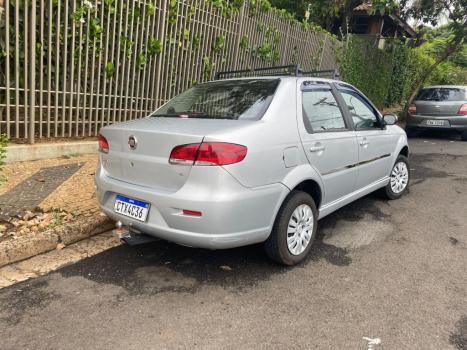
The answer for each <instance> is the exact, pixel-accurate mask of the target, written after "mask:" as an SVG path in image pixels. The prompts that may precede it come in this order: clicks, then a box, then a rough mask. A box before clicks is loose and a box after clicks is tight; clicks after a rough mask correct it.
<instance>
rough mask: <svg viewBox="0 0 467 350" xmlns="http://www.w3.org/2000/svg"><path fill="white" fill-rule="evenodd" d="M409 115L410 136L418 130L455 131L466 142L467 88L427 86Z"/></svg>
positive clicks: (407, 128)
mask: <svg viewBox="0 0 467 350" xmlns="http://www.w3.org/2000/svg"><path fill="white" fill-rule="evenodd" d="M408 112H409V113H408V116H407V125H406V131H407V134H409V136H410V135H411V134H414V133H415V132H417V131H419V130H454V131H457V132H459V133H460V134H461V137H462V139H463V140H466V141H467V86H452V85H438V86H427V87H425V88H423V89H421V90H420V92H419V93H418V95H417V97H416V98H415V100H414V103H413V104H411V105H410V106H409V110H408Z"/></svg>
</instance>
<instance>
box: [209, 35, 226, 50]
mask: <svg viewBox="0 0 467 350" xmlns="http://www.w3.org/2000/svg"><path fill="white" fill-rule="evenodd" d="M224 46H225V35H223V34H221V35H218V36H217V37H216V40H215V41H214V44H213V45H212V50H213V51H214V52H215V53H217V54H220V53H221V51H222V49H223V48H224Z"/></svg>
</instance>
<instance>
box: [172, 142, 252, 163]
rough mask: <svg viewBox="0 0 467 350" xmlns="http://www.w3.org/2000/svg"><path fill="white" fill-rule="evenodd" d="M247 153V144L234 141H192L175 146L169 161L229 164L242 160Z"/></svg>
mask: <svg viewBox="0 0 467 350" xmlns="http://www.w3.org/2000/svg"><path fill="white" fill-rule="evenodd" d="M246 153H247V148H246V147H245V146H242V145H237V144H234V143H226V142H203V143H191V144H188V145H181V146H177V147H175V148H174V149H173V150H172V152H171V153H170V159H169V162H170V163H171V164H183V165H228V164H235V163H238V162H241V161H242V160H243V159H244V158H245V157H246Z"/></svg>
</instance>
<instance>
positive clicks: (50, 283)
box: [0, 138, 467, 350]
mask: <svg viewBox="0 0 467 350" xmlns="http://www.w3.org/2000/svg"><path fill="white" fill-rule="evenodd" d="M411 148H412V152H413V154H412V157H411V162H412V165H411V169H412V176H413V177H412V184H411V188H410V193H409V194H408V195H406V196H405V197H403V198H402V199H400V200H398V201H390V202H388V201H385V200H382V199H380V198H379V197H378V196H377V195H369V196H367V197H365V198H363V199H361V200H359V201H357V202H355V203H353V204H352V205H350V206H348V207H346V208H344V209H342V210H339V211H338V212H336V213H334V214H332V215H330V216H328V217H327V218H325V219H323V220H322V221H320V228H319V238H318V241H317V242H316V246H315V247H314V250H313V252H312V254H311V256H310V257H309V259H308V260H307V261H306V262H305V263H304V264H302V265H300V266H298V267H295V268H283V267H280V266H277V265H275V264H273V263H271V262H270V261H269V260H268V259H267V257H266V256H265V254H264V253H263V251H262V249H261V247H260V246H253V247H246V248H242V249H234V250H229V251H215V252H211V251H204V250H194V249H189V248H184V247H180V246H176V245H173V244H169V243H165V242H156V243H153V244H150V245H145V246H140V247H128V246H120V247H117V248H114V249H111V250H109V251H106V252H104V253H102V254H99V255H97V256H95V257H93V258H89V259H86V260H83V261H81V262H79V263H77V264H74V265H71V266H68V267H65V268H63V269H61V270H58V271H57V272H54V273H52V274H50V275H48V276H44V277H42V278H38V279H35V280H31V281H28V282H23V283H20V284H17V285H15V286H11V287H8V288H6V289H3V290H0V348H1V349H22V348H29V349H109V348H113V349H216V350H218V349H223V350H226V349H367V346H366V342H365V341H363V340H362V337H363V336H368V337H379V338H381V340H382V345H380V346H379V347H378V349H398V350H400V349H424V350H426V349H437V350H439V349H467V273H466V269H467V215H466V214H467V142H461V141H458V140H457V139H455V138H417V139H413V140H411ZM221 266H228V267H230V268H231V270H229V269H228V268H225V267H224V268H220V267H221Z"/></svg>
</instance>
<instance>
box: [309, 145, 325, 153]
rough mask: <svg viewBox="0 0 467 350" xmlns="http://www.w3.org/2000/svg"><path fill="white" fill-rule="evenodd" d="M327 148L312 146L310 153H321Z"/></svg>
mask: <svg viewBox="0 0 467 350" xmlns="http://www.w3.org/2000/svg"><path fill="white" fill-rule="evenodd" d="M325 149H326V147H324V146H312V147H310V152H321V151H324V150H325Z"/></svg>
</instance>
